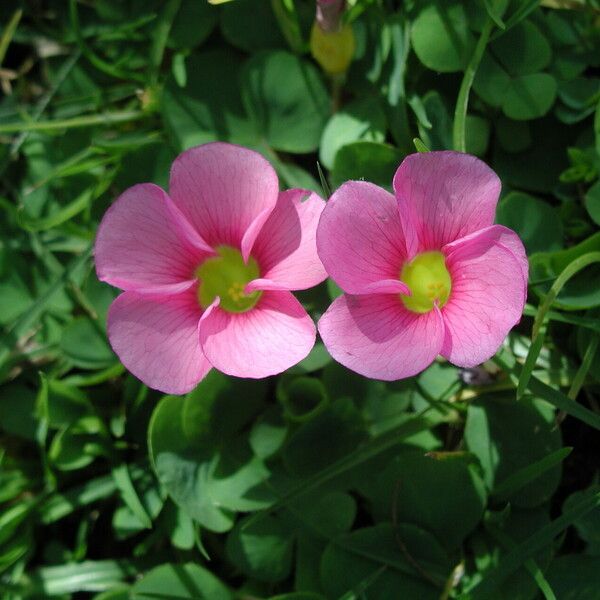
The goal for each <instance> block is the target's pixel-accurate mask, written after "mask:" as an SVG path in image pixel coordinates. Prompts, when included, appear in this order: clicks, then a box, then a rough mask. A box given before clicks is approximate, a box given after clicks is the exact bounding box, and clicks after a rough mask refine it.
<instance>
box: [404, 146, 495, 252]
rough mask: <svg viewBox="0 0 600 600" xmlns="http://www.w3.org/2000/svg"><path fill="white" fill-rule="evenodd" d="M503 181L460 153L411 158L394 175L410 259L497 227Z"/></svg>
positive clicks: (476, 160)
mask: <svg viewBox="0 0 600 600" xmlns="http://www.w3.org/2000/svg"><path fill="white" fill-rule="evenodd" d="M500 187H501V184H500V179H499V178H498V176H497V175H496V173H494V171H492V169H490V168H489V167H488V166H487V165H486V164H485V163H484V162H483V161H481V160H479V159H478V158H476V157H474V156H471V155H469V154H462V153H460V152H451V151H444V152H423V153H419V154H411V155H410V156H407V157H406V158H405V159H404V161H403V162H402V164H401V165H400V167H398V170H397V171H396V174H395V175H394V191H395V193H396V198H397V200H398V207H399V210H400V217H401V219H402V225H403V228H404V230H405V232H406V237H407V240H408V241H409V244H408V245H409V253H410V258H412V257H413V256H414V254H416V253H417V252H422V251H424V250H439V249H440V248H441V247H442V246H444V245H445V244H448V243H449V242H452V241H454V240H456V239H458V238H461V237H464V236H465V235H468V234H469V233H473V232H475V231H478V230H479V229H482V228H484V227H488V226H490V225H492V224H493V223H494V217H495V213H496V204H497V202H498V197H499V195H500Z"/></svg>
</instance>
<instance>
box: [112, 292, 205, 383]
mask: <svg viewBox="0 0 600 600" xmlns="http://www.w3.org/2000/svg"><path fill="white" fill-rule="evenodd" d="M200 316H201V310H200V308H199V307H198V303H197V300H196V292H195V290H188V291H187V292H184V293H182V294H177V295H173V296H164V295H150V294H139V293H137V292H124V293H123V294H121V295H120V296H119V297H118V298H117V299H116V300H115V301H114V302H113V303H112V304H111V306H110V309H109V311H108V338H109V340H110V343H111V346H112V348H113V350H114V351H115V352H116V354H117V355H118V357H119V358H120V360H121V362H122V363H123V364H124V365H125V367H126V368H127V369H128V370H129V371H131V372H132V373H133V374H134V375H135V376H136V377H137V378H138V379H140V380H141V381H143V382H144V383H145V384H146V385H147V386H149V387H151V388H154V389H157V390H160V391H161V392H165V393H167V394H185V393H186V392H189V391H190V390H191V389H193V388H194V387H195V386H196V384H197V383H198V382H199V381H200V380H201V379H202V378H203V377H204V376H205V375H206V373H208V371H209V370H210V367H211V365H210V363H209V362H208V361H207V360H206V358H205V357H204V355H203V353H202V349H201V348H200V341H199V339H198V322H199V320H200Z"/></svg>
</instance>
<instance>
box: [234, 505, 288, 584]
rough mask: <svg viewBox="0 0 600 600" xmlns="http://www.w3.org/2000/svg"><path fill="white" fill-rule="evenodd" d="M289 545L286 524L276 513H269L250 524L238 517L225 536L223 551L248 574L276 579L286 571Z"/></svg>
mask: <svg viewBox="0 0 600 600" xmlns="http://www.w3.org/2000/svg"><path fill="white" fill-rule="evenodd" d="M292 545H293V538H292V537H291V535H290V531H289V529H288V527H287V526H286V524H285V523H284V522H283V521H282V520H281V519H279V518H278V517H276V516H268V517H265V518H264V519H261V520H260V521H257V522H255V523H252V524H248V521H247V520H241V521H239V522H238V523H237V524H236V526H235V527H234V529H233V530H232V531H231V533H230V534H229V535H228V537H227V544H226V552H227V556H228V558H229V560H230V561H231V562H232V563H233V564H234V565H235V566H236V567H237V568H238V569H240V570H241V571H242V573H244V574H245V575H247V576H248V577H252V578H254V579H258V580H259V581H265V582H268V583H276V582H278V581H282V580H284V579H286V578H287V577H288V575H289V572H290V570H291V567H292Z"/></svg>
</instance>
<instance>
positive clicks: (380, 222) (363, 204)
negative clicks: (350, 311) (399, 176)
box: [317, 181, 406, 294]
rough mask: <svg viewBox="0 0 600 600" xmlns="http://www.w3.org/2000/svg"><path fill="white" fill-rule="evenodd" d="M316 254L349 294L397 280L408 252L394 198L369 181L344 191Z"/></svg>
mask: <svg viewBox="0 0 600 600" xmlns="http://www.w3.org/2000/svg"><path fill="white" fill-rule="evenodd" d="M317 249H318V251H319V256H320V258H321V260H322V261H323V265H324V266H325V269H326V270H327V272H328V273H329V275H330V276H331V277H332V278H333V279H334V280H335V282H336V283H337V284H338V285H339V286H340V287H341V288H342V289H343V290H344V291H345V292H347V293H349V294H364V293H367V292H369V291H371V292H372V291H373V289H372V288H369V286H371V285H372V284H374V283H377V282H380V281H382V280H390V279H398V278H399V276H400V270H401V268H402V263H403V262H404V259H405V257H406V250H405V243H404V235H403V233H402V227H401V224H400V217H399V215H398V207H397V205H396V201H395V199H394V197H393V196H392V195H391V194H390V193H388V192H386V191H385V190H384V189H383V188H380V187H378V186H376V185H373V184H372V183H367V182H365V181H348V182H346V183H344V184H343V185H341V186H340V187H339V188H338V189H337V190H336V192H335V193H334V194H333V195H332V196H331V198H330V199H329V201H328V202H327V205H326V206H325V210H323V214H322V216H321V220H320V222H319V227H318V229H317Z"/></svg>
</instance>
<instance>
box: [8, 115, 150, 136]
mask: <svg viewBox="0 0 600 600" xmlns="http://www.w3.org/2000/svg"><path fill="white" fill-rule="evenodd" d="M144 116H145V113H144V111H141V110H125V111H122V112H114V113H105V114H100V115H87V116H84V117H74V118H72V119H62V120H57V121H39V122H38V123H27V122H21V123H6V124H5V125H0V134H3V133H19V132H22V131H56V130H57V129H74V128H76V127H91V126H93V125H112V124H114V123H126V122H128V121H137V120H139V119H142V118H143V117H144Z"/></svg>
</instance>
